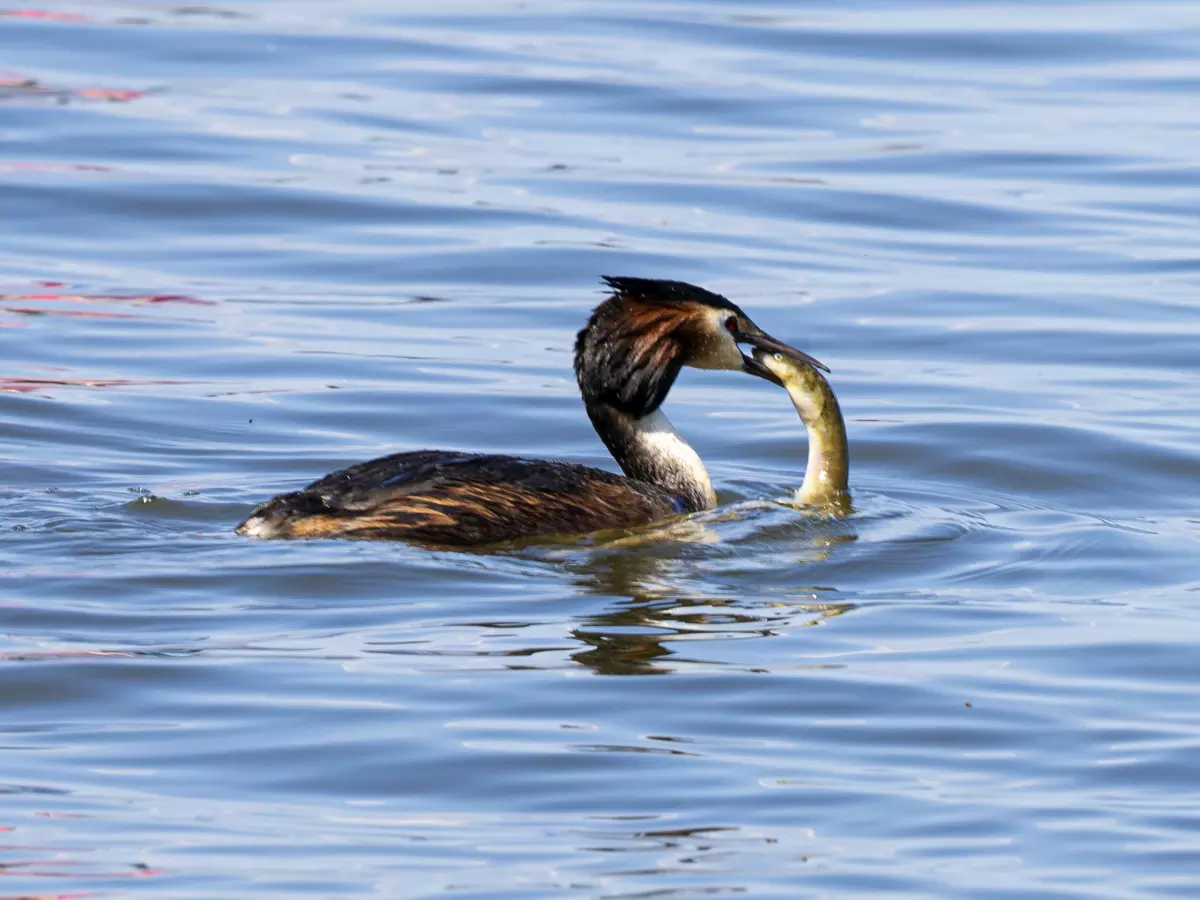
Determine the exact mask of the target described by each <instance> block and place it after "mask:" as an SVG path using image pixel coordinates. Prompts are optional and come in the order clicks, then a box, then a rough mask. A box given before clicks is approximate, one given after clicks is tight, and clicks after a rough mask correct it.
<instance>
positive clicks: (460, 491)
mask: <svg viewBox="0 0 1200 900" xmlns="http://www.w3.org/2000/svg"><path fill="white" fill-rule="evenodd" d="M604 281H605V283H606V284H607V285H608V286H609V287H610V288H611V289H612V293H611V295H610V296H609V297H608V299H606V300H605V301H604V302H603V303H601V304H600V305H599V306H597V307H596V308H595V310H593V311H592V315H591V317H590V318H589V319H588V322H587V325H585V326H584V328H583V330H582V331H580V332H579V335H578V337H577V339H576V341H575V377H576V380H577V381H578V383H579V390H580V392H581V393H582V394H583V403H584V407H585V409H586V410H587V414H588V417H589V418H590V419H591V421H592V425H593V427H595V429H596V432H597V433H598V434H599V435H600V439H601V440H602V441H603V442H604V445H605V446H606V447H607V448H608V450H609V452H610V453H612V455H613V457H614V458H615V459H616V461H617V463H618V464H619V465H620V467H621V469H622V471H624V473H625V477H622V476H620V475H616V474H614V473H612V472H606V471H604V470H602V469H595V468H591V467H588V466H580V465H574V464H571V463H565V462H556V461H550V460H537V459H524V458H521V457H515V456H498V455H493V454H480V453H459V452H455V451H452V450H416V451H412V452H408V453H396V454H393V455H391V456H384V457H381V458H380V459H374V460H371V461H369V462H364V463H359V464H358V465H354V466H351V467H349V468H347V469H342V470H340V471H338V472H334V473H332V474H330V475H326V476H325V477H324V478H322V479H320V480H319V481H315V482H313V483H312V484H310V485H309V486H308V487H306V488H304V489H303V490H301V491H296V492H294V493H288V494H280V495H279V496H277V497H275V498H273V499H271V500H269V501H267V502H266V503H264V504H263V505H261V506H259V507H258V508H257V509H255V510H254V512H252V513H251V514H250V517H249V518H247V519H246V521H244V522H242V524H241V525H239V526H238V527H237V532H238V533H239V534H244V535H249V536H252V537H260V538H280V537H288V538H310V537H345V538H384V539H395V540H406V541H413V542H416V543H420V544H428V545H438V546H469V545H481V544H490V543H495V542H498V541H506V540H511V539H515V538H527V537H534V536H539V535H570V534H583V533H587V532H592V531H600V530H606V529H613V528H630V527H634V526H639V525H645V524H648V523H651V522H655V521H658V520H660V519H664V518H667V517H669V516H673V515H678V514H680V513H689V512H696V511H698V510H703V509H710V508H712V507H713V506H715V505H716V501H717V497H716V493H715V492H714V491H713V486H712V482H711V481H710V480H709V477H708V472H707V471H706V470H705V468H704V464H703V463H702V462H701V461H700V457H699V456H698V455H697V454H696V451H695V450H693V449H692V447H691V446H690V445H689V444H688V443H687V442H686V441H685V440H684V439H683V438H682V437H681V436H680V435H679V433H678V432H676V431H675V429H674V428H673V427H672V426H671V423H670V422H669V421H668V420H667V417H666V416H665V415H664V414H663V413H662V411H661V410H660V408H659V407H660V406H661V405H662V402H663V400H665V399H666V396H667V392H668V391H670V389H671V385H673V384H674V383H675V378H676V377H677V376H678V375H679V370H680V368H681V367H682V366H694V367H695V368H698V369H730V370H735V371H740V372H748V373H749V374H751V375H757V376H759V377H760V378H765V379H766V380H767V381H770V382H773V383H775V384H780V385H782V384H783V382H782V380H781V379H780V377H779V376H778V375H777V374H775V371H774V370H773V369H772V367H771V365H774V364H775V355H776V354H778V355H779V357H780V359H788V360H794V361H796V362H797V363H799V364H803V365H804V366H807V367H817V368H822V369H824V368H825V366H823V365H822V364H821V363H819V362H818V361H817V360H815V359H813V358H812V357H811V356H809V355H808V354H806V353H803V352H801V351H800V350H797V349H795V348H794V347H790V346H788V345H787V344H785V343H783V342H782V341H779V340H776V339H775V338H773V337H771V336H770V335H768V334H766V333H765V332H763V331H762V329H760V328H759V327H758V326H757V325H755V324H754V323H753V322H752V321H750V318H749V317H748V316H747V315H746V314H745V313H744V312H743V311H742V310H741V309H739V308H738V307H737V306H736V305H734V304H733V303H731V302H730V301H729V300H727V299H725V298H724V297H722V296H720V295H719V294H714V293H712V292H711V291H706V290H704V289H703V288H699V287H695V286H694V285H690V284H685V283H684V282H681V281H660V280H656V279H646V278H609V277H605V279H604ZM739 344H747V345H749V346H750V347H752V348H754V349H755V350H757V351H759V352H760V353H761V354H764V355H761V356H758V358H756V357H754V356H747V355H745V354H744V353H743V352H742V351H741V349H740V347H739ZM764 360H767V362H764ZM768 363H770V364H768ZM826 371H828V370H826Z"/></svg>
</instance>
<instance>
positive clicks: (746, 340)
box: [733, 331, 829, 386]
mask: <svg viewBox="0 0 1200 900" xmlns="http://www.w3.org/2000/svg"><path fill="white" fill-rule="evenodd" d="M733 339H734V340H735V341H737V342H738V343H739V344H749V345H750V346H751V347H754V348H755V349H757V350H762V351H763V352H764V353H779V354H782V355H783V356H786V357H787V358H788V359H791V360H795V361H796V362H799V363H804V365H806V366H812V367H813V368H814V369H820V370H821V371H823V372H828V371H829V366H827V365H825V364H824V363H823V362H821V361H820V360H818V359H815V358H813V357H811V356H809V355H808V354H807V353H805V352H804V351H803V350H797V349H796V348H795V347H793V346H791V345H790V344H785V343H784V342H783V341H779V340H776V339H775V338H773V337H771V336H770V335H769V334H767V333H765V332H763V331H754V332H748V331H735V332H734V333H733ZM742 371H743V372H749V373H750V374H751V375H757V376H758V377H759V378H765V379H766V380H767V381H769V382H771V383H772V384H778V385H780V386H782V385H783V382H782V381H780V380H779V378H778V377H777V376H776V375H775V373H774V372H772V371H771V370H770V369H768V368H767V367H766V366H764V365H763V364H762V363H760V362H759V361H758V360H757V359H754V358H753V357H751V356H747V355H746V354H744V353H743V354H742Z"/></svg>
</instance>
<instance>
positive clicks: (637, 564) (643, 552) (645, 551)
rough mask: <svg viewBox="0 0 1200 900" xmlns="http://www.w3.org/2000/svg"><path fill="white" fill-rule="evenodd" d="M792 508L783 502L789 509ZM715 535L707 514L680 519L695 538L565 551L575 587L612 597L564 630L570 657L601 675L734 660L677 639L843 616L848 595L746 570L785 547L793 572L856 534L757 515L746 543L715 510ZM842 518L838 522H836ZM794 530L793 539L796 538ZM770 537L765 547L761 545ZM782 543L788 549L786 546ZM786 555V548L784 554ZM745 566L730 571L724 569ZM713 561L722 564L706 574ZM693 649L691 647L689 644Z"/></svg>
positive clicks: (743, 633)
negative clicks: (708, 655)
mask: <svg viewBox="0 0 1200 900" xmlns="http://www.w3.org/2000/svg"><path fill="white" fill-rule="evenodd" d="M789 512H790V510H789ZM716 515H717V516H720V517H721V519H722V521H721V522H719V523H714V524H716V526H717V528H718V529H719V530H720V532H721V535H720V538H719V539H717V540H713V537H714V536H715V535H716V532H715V531H714V530H713V529H712V528H708V527H707V526H706V524H705V523H702V522H701V523H697V522H695V521H687V522H684V523H680V525H681V526H688V527H689V531H690V533H692V534H698V535H701V540H700V541H694V540H693V541H689V540H686V539H685V540H680V537H681V534H680V532H679V530H678V529H677V528H676V529H670V528H668V529H661V530H659V531H657V532H653V533H648V534H646V535H639V536H637V538H636V539H629V538H622V539H618V540H616V541H612V542H609V543H607V544H604V545H601V546H597V547H595V548H594V549H592V550H591V551H590V552H588V553H585V554H581V555H577V556H572V557H571V558H570V559H568V560H564V561H563V563H562V565H563V568H565V569H566V570H567V571H568V572H570V573H571V574H572V575H573V576H574V581H575V583H576V585H577V586H578V588H579V589H580V590H581V591H585V592H587V593H591V594H597V595H601V596H606V597H610V598H613V599H614V601H615V602H614V603H613V605H612V606H610V608H609V609H607V610H606V611H604V612H600V613H597V614H595V615H589V616H586V617H583V618H582V619H579V620H577V621H579V625H578V626H576V627H574V628H572V629H571V632H570V633H571V636H572V637H573V638H574V639H575V640H577V641H579V642H580V644H582V645H584V647H583V649H580V650H578V651H576V652H573V653H571V654H570V658H571V659H572V660H574V661H575V662H577V663H579V664H581V665H584V666H587V667H588V668H590V669H592V670H594V671H595V672H597V673H598V674H601V675H664V674H668V673H670V672H672V671H675V670H676V669H677V668H679V666H680V665H683V664H694V665H734V664H732V663H720V662H717V661H715V660H707V659H704V658H702V657H703V654H695V653H687V654H684V653H683V652H682V650H681V648H680V646H679V645H680V644H682V643H683V642H690V643H692V644H693V645H697V644H699V643H704V642H708V641H713V640H735V639H744V638H751V637H771V636H773V635H775V634H777V633H779V632H780V631H782V630H784V629H788V630H790V629H794V628H797V627H805V626H813V625H819V624H821V623H822V622H825V621H827V620H829V619H831V618H834V617H836V616H840V615H844V614H845V613H847V612H849V611H850V610H852V609H854V608H855V604H854V603H852V602H849V601H846V600H840V599H837V597H838V591H837V589H836V588H833V587H829V586H820V585H803V584H798V585H795V586H788V587H786V588H782V587H781V586H780V585H778V583H775V584H772V585H769V586H767V585H762V584H756V580H755V578H754V577H753V572H754V570H755V569H756V568H757V567H758V566H759V565H760V564H762V563H763V560H762V557H764V556H766V557H767V558H768V560H769V564H770V566H771V568H772V569H774V570H775V571H776V572H778V568H779V566H780V564H781V553H784V552H786V553H787V554H788V556H789V557H790V558H791V560H794V564H795V566H796V572H795V574H796V575H797V576H801V575H802V573H803V572H804V569H805V567H806V565H808V564H811V563H815V562H820V561H822V560H824V559H826V558H828V556H829V555H830V554H831V553H832V552H834V551H835V550H836V548H837V547H838V546H840V545H843V544H847V543H849V542H852V541H853V540H854V539H855V535H854V533H853V531H851V530H848V529H846V528H844V527H841V526H839V527H836V528H819V529H816V533H813V531H812V530H811V526H810V530H809V531H808V532H807V533H805V532H797V530H796V529H797V526H796V525H795V522H794V518H793V517H794V515H795V514H794V512H792V514H791V516H789V517H788V518H790V519H793V521H792V522H791V523H789V522H787V521H784V522H778V523H770V522H768V523H765V524H766V527H765V528H764V523H762V522H761V521H760V522H759V523H757V526H756V527H755V528H754V529H753V531H754V534H753V536H752V537H751V538H750V540H749V541H748V543H750V544H751V545H752V549H751V548H749V547H747V548H744V549H746V550H747V551H748V552H746V553H743V552H741V551H742V549H743V548H742V547H740V546H739V545H740V544H741V542H740V541H738V540H737V539H736V538H734V537H731V536H730V535H729V530H730V526H731V525H733V526H735V527H736V520H737V518H738V517H737V516H736V515H732V516H731V515H730V514H729V513H728V512H727V511H721V512H720V513H718V514H716ZM843 524H844V523H843ZM798 538H800V539H799V540H798ZM767 544H769V545H770V546H766V545H767ZM785 548H786V549H785ZM784 559H785V560H786V557H785V558H784ZM734 569H736V570H741V571H742V572H744V573H746V575H745V577H743V576H742V574H734V573H731V571H730V570H734ZM714 570H721V571H720V574H716V575H715V577H714V574H713V573H714ZM697 649H699V648H697Z"/></svg>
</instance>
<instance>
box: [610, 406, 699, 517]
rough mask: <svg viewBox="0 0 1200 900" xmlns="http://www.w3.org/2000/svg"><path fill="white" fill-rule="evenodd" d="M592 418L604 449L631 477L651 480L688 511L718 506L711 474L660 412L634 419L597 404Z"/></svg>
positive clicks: (656, 411)
mask: <svg viewBox="0 0 1200 900" xmlns="http://www.w3.org/2000/svg"><path fill="white" fill-rule="evenodd" d="M588 417H589V418H590V419H591V420H592V425H593V426H595V428H596V433H597V434H599V435H600V439H601V440H602V441H604V446H606V447H607V448H608V451H609V453H611V454H612V455H613V458H614V459H615V460H616V461H617V463H618V464H619V465H620V466H621V470H622V471H623V472H624V473H625V474H626V475H628V476H629V477H630V478H636V479H638V480H639V481H646V482H649V483H650V484H653V485H655V486H657V487H660V488H662V489H663V490H664V491H666V492H667V493H669V494H670V495H671V496H672V497H678V498H679V499H680V500H681V501H682V502H683V505H684V507H685V508H686V509H687V511H688V512H696V511H697V510H701V509H712V508H713V507H714V506H716V505H717V495H716V492H715V491H714V490H713V486H712V480H711V479H710V478H709V477H708V470H707V469H705V468H704V463H703V462H701V461H700V456H699V454H697V453H696V451H695V450H693V449H692V446H691V444H689V443H688V442H687V441H685V440H684V439H683V437H682V436H681V435H680V434H679V432H678V431H676V430H675V428H674V427H673V426H672V425H671V422H670V420H668V419H667V417H666V416H665V415H663V413H662V411H661V410H655V411H654V412H652V413H649V414H648V415H645V416H641V417H639V418H634V417H633V416H631V415H629V414H628V413H623V412H620V411H619V410H617V409H614V408H613V407H611V406H609V405H607V404H603V403H597V404H593V405H589V406H588Z"/></svg>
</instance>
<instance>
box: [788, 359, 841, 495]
mask: <svg viewBox="0 0 1200 900" xmlns="http://www.w3.org/2000/svg"><path fill="white" fill-rule="evenodd" d="M787 392H788V396H790V397H791V398H792V404H793V405H794V406H795V407H796V412H798V413H799V414H800V420H801V421H802V422H804V428H805V430H806V431H807V432H808V465H807V466H806V467H805V470H804V483H803V484H802V485H801V486H800V490H798V491H796V500H797V501H799V502H800V503H807V504H812V505H821V504H826V503H833V502H836V501H839V500H843V499H844V498H845V497H846V488H847V485H848V484H849V480H850V450H849V447H848V445H847V442H846V422H845V420H844V419H843V418H842V409H841V407H840V406H838V402H837V397H835V396H834V394H833V388H831V387H830V386H829V382H828V381H826V380H825V378H824V376H822V375H821V373H820V372H817V371H816V370H808V371H807V372H806V373H805V377H804V378H803V379H802V380H797V381H793V382H791V383H789V384H788V385H787Z"/></svg>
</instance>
